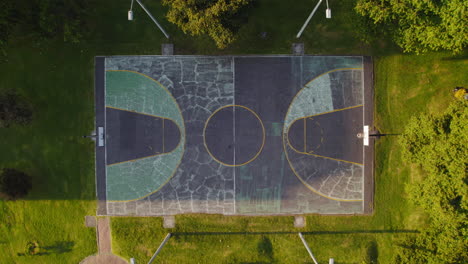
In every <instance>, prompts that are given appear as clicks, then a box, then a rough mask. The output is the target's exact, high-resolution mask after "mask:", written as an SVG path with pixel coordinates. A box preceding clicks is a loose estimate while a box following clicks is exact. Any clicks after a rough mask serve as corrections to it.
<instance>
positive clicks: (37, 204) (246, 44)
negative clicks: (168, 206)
mask: <svg viewBox="0 0 468 264" xmlns="http://www.w3.org/2000/svg"><path fill="white" fill-rule="evenodd" d="M354 3H355V1H354V0H348V1H342V2H340V4H339V5H338V4H336V6H335V4H333V5H332V10H333V19H331V20H327V19H325V18H324V16H321V15H319V13H317V15H316V16H315V17H314V19H312V21H311V23H310V25H309V27H308V28H307V30H306V31H305V32H304V34H303V36H302V38H301V39H300V40H297V39H295V37H294V36H295V34H296V33H297V31H298V30H299V28H300V27H301V26H302V23H303V22H304V20H305V19H306V17H307V15H308V12H310V10H311V9H312V8H313V4H311V2H310V1H307V0H299V1H295V2H294V4H293V5H292V4H291V3H290V2H287V1H283V0H259V1H258V2H257V4H256V5H255V6H254V7H252V9H251V10H250V13H249V20H248V24H246V25H245V26H243V27H242V28H241V29H240V32H239V38H238V40H237V41H236V42H234V43H233V45H232V46H231V47H229V48H228V49H226V50H222V51H220V50H217V49H216V48H215V45H214V43H213V41H211V39H209V38H207V37H191V36H187V35H184V34H183V32H181V31H180V30H179V29H178V28H177V27H175V26H174V25H172V24H170V23H169V22H167V21H166V20H165V19H164V18H163V14H164V13H165V12H166V8H165V7H162V6H161V5H160V2H159V1H151V2H150V1H145V5H146V6H147V8H148V9H149V10H151V12H152V13H153V15H155V16H156V17H157V18H158V20H159V22H160V23H161V24H162V25H163V26H164V27H165V29H166V30H167V31H168V32H169V34H171V40H170V41H169V40H166V39H165V38H164V37H163V35H162V33H160V32H159V31H158V29H157V28H156V27H155V26H154V24H153V23H152V21H151V20H150V19H149V18H148V17H147V16H146V14H144V12H143V11H142V10H141V9H140V8H139V7H137V8H135V9H134V12H135V21H132V22H129V21H127V19H126V11H127V10H128V7H129V6H128V4H129V3H128V2H127V1H117V2H116V1H110V0H106V1H98V2H96V3H95V5H93V6H92V8H91V9H90V10H89V13H88V14H89V18H88V19H89V21H90V23H91V25H92V26H91V32H90V35H89V37H88V38H87V39H86V40H84V41H83V42H81V43H80V44H63V43H62V42H61V41H60V40H54V41H35V40H34V41H33V40H31V39H30V38H29V37H28V36H23V35H21V34H20V33H18V34H16V36H15V38H14V39H13V40H12V41H11V42H10V43H9V45H8V47H7V48H6V49H5V50H6V52H7V56H6V60H7V61H4V62H2V63H0V92H3V91H6V90H7V89H15V90H17V91H18V92H19V93H20V94H21V95H23V96H25V97H26V98H28V99H29V100H30V102H31V104H32V105H33V107H34V121H33V123H32V124H31V125H30V126H26V127H12V128H9V129H1V130H0V138H2V140H1V141H0V149H2V150H3V151H2V152H1V153H0V167H15V168H20V169H22V170H24V171H26V172H28V173H29V174H31V175H32V176H33V190H32V192H31V193H30V195H29V196H28V197H26V199H25V200H22V201H18V202H7V201H1V200H0V233H1V234H2V236H1V237H0V259H1V261H2V263H3V262H5V263H47V264H50V263H78V262H79V261H80V260H81V259H83V258H84V257H86V256H87V255H90V254H93V253H95V252H96V241H95V233H94V232H95V230H94V229H92V228H91V229H88V228H85V227H84V216H85V215H93V214H95V208H96V203H95V200H94V199H95V193H94V192H95V190H94V188H95V185H94V181H95V180H94V165H93V164H94V154H93V144H92V142H91V141H89V140H84V139H82V138H81V136H82V135H85V134H89V132H90V131H91V130H92V129H93V120H94V109H93V105H94V101H93V96H94V95H93V57H94V56H96V55H114V54H160V44H161V43H167V42H172V43H174V44H175V49H176V51H175V52H176V53H177V54H209V55H210V54H212V55H218V54H289V53H290V47H291V43H293V42H298V41H303V42H305V45H306V51H307V53H308V54H335V55H339V54H372V55H377V56H380V57H375V81H376V84H375V89H376V123H377V125H378V127H379V129H380V130H381V131H382V132H387V133H390V132H393V133H398V132H401V130H402V127H403V126H404V124H405V123H406V122H407V120H408V119H409V118H410V117H411V116H413V115H415V114H417V113H419V112H421V111H433V112H438V111H440V110H441V109H444V108H445V106H446V105H447V104H448V102H450V101H451V100H452V99H451V90H452V89H453V88H454V87H455V86H465V87H466V86H468V85H467V83H468V81H467V77H466V74H465V71H466V70H465V69H466V68H467V60H466V53H465V54H462V55H460V56H452V55H451V54H448V53H433V54H428V55H424V56H414V55H401V54H398V52H397V49H395V47H394V45H392V44H388V42H386V41H382V42H381V44H379V45H374V46H369V45H363V44H362V43H360V42H359V40H358V39H357V38H356V37H355V34H354V33H353V25H354V24H353V23H354V21H355V20H356V17H357V15H356V14H354V12H353V11H352V7H353V6H354ZM322 8H323V6H322ZM321 11H323V10H322V9H320V10H319V12H321ZM261 32H267V37H266V38H265V39H262V38H261V37H260V33H261ZM376 152H377V157H376V197H375V208H376V209H375V214H374V215H373V216H319V215H308V216H307V223H308V225H307V227H306V228H304V229H301V230H300V231H304V232H320V233H311V234H306V235H305V237H306V239H307V241H308V242H309V243H310V244H311V246H312V250H313V252H314V254H315V255H316V256H317V258H318V260H319V261H320V262H321V263H322V262H326V261H327V259H328V258H329V257H334V258H335V261H336V263H361V262H362V261H366V260H368V259H377V260H378V261H379V263H391V260H392V255H393V252H394V248H395V246H396V244H395V241H396V240H397V239H398V237H399V236H401V233H397V231H399V230H400V231H405V230H412V229H415V228H416V227H419V226H421V224H422V223H424V221H425V219H424V215H422V214H421V213H420V212H419V211H418V210H415V208H413V207H412V206H411V205H409V204H408V202H407V201H406V194H405V188H404V186H405V183H408V182H409V181H410V180H411V176H410V174H413V172H414V170H415V169H414V168H411V167H409V166H408V165H406V164H404V162H403V161H402V160H401V158H400V151H399V146H398V144H397V142H396V138H392V137H388V138H383V139H381V140H380V142H379V143H378V144H377V146H376ZM176 220H177V226H176V228H175V229H173V230H170V231H171V232H200V231H204V232H240V233H239V234H236V235H224V234H223V235H209V236H178V237H174V238H171V240H170V242H169V243H168V244H167V246H166V247H165V248H164V250H163V251H162V252H161V255H160V257H158V260H164V262H163V263H242V262H244V263H248V262H250V263H252V262H256V263H272V262H277V263H307V262H309V263H310V262H311V260H310V259H309V257H308V256H307V252H306V251H305V249H304V248H303V246H302V244H301V242H300V240H299V238H298V237H297V235H296V234H255V235H246V234H242V232H297V231H299V230H297V229H295V228H293V218H292V217H225V216H218V215H185V216H177V217H176ZM111 223H112V236H113V247H114V252H115V253H117V254H119V255H121V256H123V257H125V258H127V259H128V258H130V257H135V258H136V260H137V263H144V262H146V261H148V260H149V258H150V257H151V255H152V254H153V252H154V250H155V249H156V248H157V247H158V245H159V243H160V242H161V241H162V239H163V238H164V236H165V235H166V233H167V232H168V231H169V230H166V229H163V228H162V219H161V218H112V222H111ZM336 232H341V233H336ZM220 240H221V242H220ZM28 242H38V243H39V245H40V247H42V249H43V253H44V254H43V255H39V256H33V257H27V256H18V255H17V254H18V253H22V252H24V251H25V247H26V245H27V243H28ZM228 246H229V247H228Z"/></svg>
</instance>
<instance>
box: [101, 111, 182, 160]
mask: <svg viewBox="0 0 468 264" xmlns="http://www.w3.org/2000/svg"><path fill="white" fill-rule="evenodd" d="M106 108H111V109H116V110H121V111H126V112H130V113H135V114H141V115H146V116H151V117H155V118H161V119H162V123H163V152H162V153H157V154H154V155H150V156H145V157H141V158H138V159H133V160H126V161H121V162H116V163H112V164H107V165H106V166H112V165H117V164H121V163H125V162H134V161H137V160H141V159H146V158H151V157H154V156H159V155H162V154H169V153H172V152H173V151H174V150H175V149H177V148H178V147H179V144H180V143H181V141H182V131H181V129H180V127H179V125H178V124H177V123H176V122H175V121H174V120H172V119H171V118H165V117H162V116H157V115H151V114H146V113H141V112H136V111H133V110H128V109H123V108H118V107H113V106H106ZM164 119H167V120H171V121H172V122H173V123H174V124H175V125H176V127H177V129H178V130H179V133H180V140H179V143H178V144H177V146H176V147H175V148H174V149H173V150H171V151H170V152H167V153H166V152H164Z"/></svg>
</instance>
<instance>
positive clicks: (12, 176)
mask: <svg viewBox="0 0 468 264" xmlns="http://www.w3.org/2000/svg"><path fill="white" fill-rule="evenodd" d="M31 187H32V183H31V177H30V176H29V175H27V174H26V173H24V172H22V171H19V170H16V169H10V168H6V169H3V170H2V171H1V173H0V192H1V193H2V194H3V195H4V196H6V197H7V198H8V199H18V198H22V197H24V196H25V195H26V194H28V192H29V190H31Z"/></svg>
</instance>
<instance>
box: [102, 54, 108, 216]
mask: <svg viewBox="0 0 468 264" xmlns="http://www.w3.org/2000/svg"><path fill="white" fill-rule="evenodd" d="M106 62H107V57H104V106H103V107H104V189H105V192H106V215H109V203H108V202H107V113H106V112H107V111H106V103H107V102H106V96H107V78H106V77H107V76H106V73H107V71H106V69H107V63H106Z"/></svg>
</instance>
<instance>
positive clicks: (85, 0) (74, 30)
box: [0, 0, 89, 44]
mask: <svg viewBox="0 0 468 264" xmlns="http://www.w3.org/2000/svg"><path fill="white" fill-rule="evenodd" d="M88 6H89V0H17V1H10V0H7V1H0V44H2V43H5V42H6V41H7V40H8V37H9V35H10V34H11V33H12V32H13V31H14V28H15V27H16V26H20V27H21V34H32V35H33V36H38V37H42V38H59V39H63V40H64V41H66V42H73V43H76V42H79V41H80V39H81V38H82V37H83V35H84V34H85V32H86V30H87V24H86V20H85V16H86V12H87V11H89V8H88Z"/></svg>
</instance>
